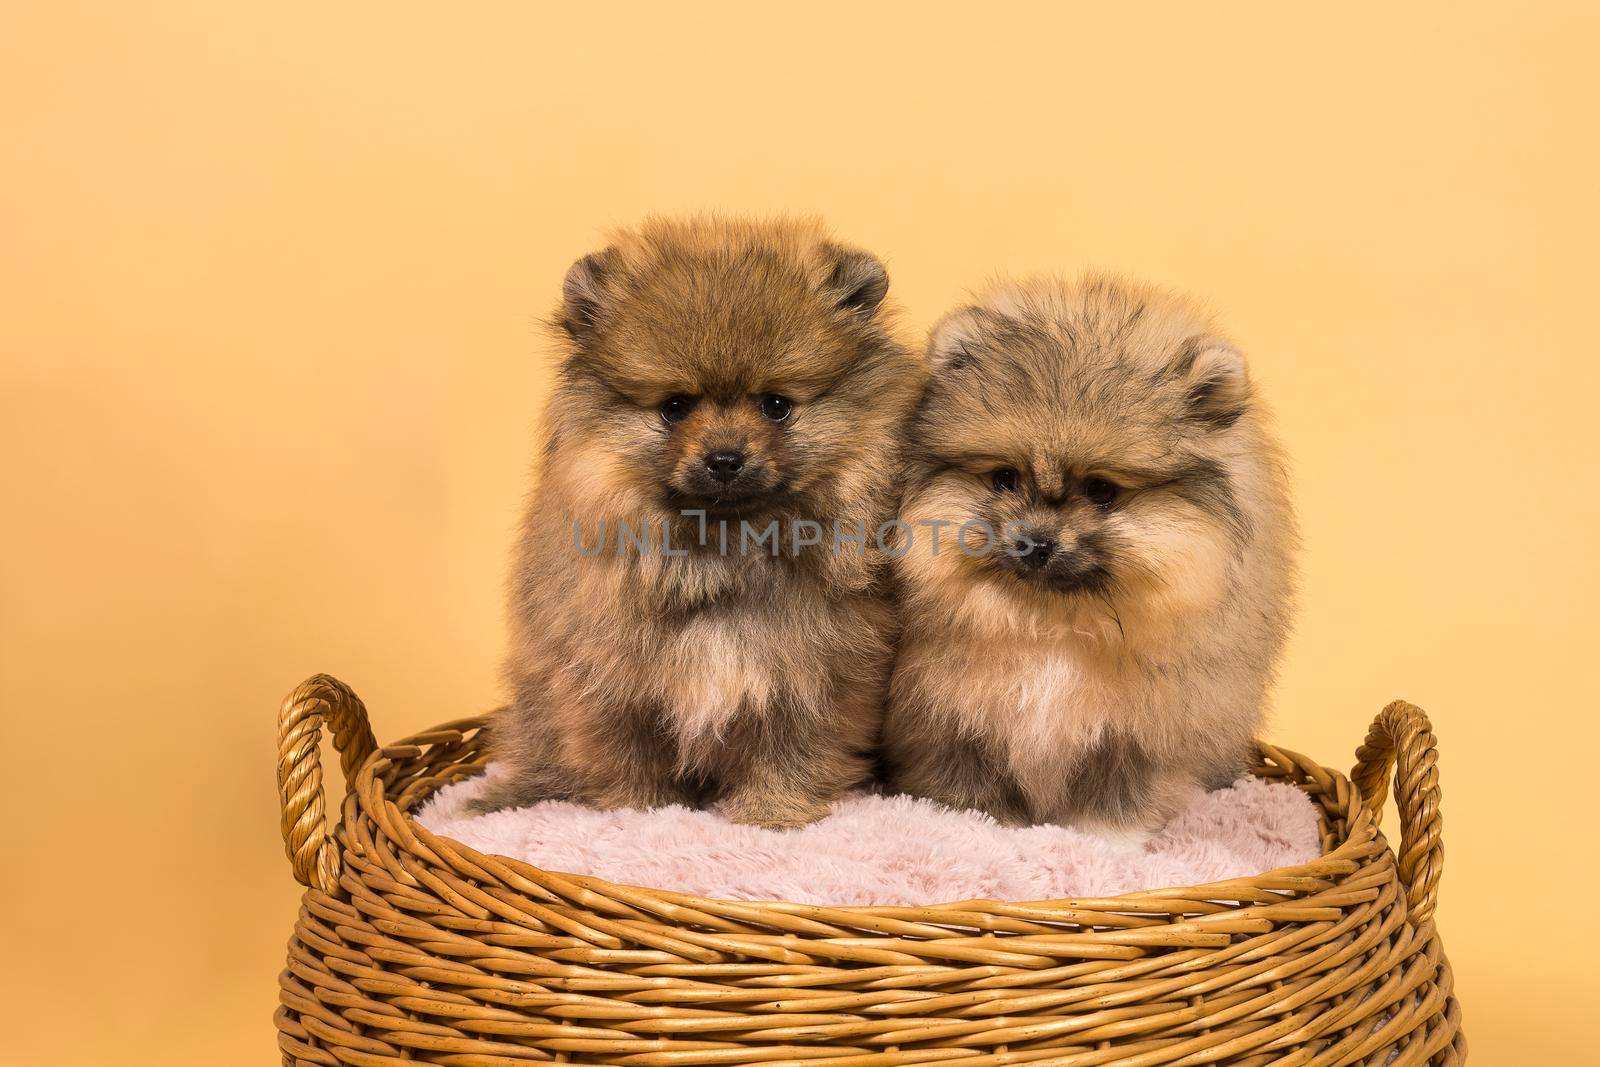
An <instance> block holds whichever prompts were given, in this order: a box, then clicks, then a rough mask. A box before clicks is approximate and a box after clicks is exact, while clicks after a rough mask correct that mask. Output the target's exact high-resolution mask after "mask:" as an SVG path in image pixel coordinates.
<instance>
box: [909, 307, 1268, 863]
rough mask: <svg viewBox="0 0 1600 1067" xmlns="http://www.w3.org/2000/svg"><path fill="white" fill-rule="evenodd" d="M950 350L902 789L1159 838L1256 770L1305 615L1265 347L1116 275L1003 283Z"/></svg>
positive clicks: (1012, 818) (959, 330) (934, 339)
mask: <svg viewBox="0 0 1600 1067" xmlns="http://www.w3.org/2000/svg"><path fill="white" fill-rule="evenodd" d="M928 362H929V372H930V375H931V378H930V380H929V382H928V385H927V388H926V391H925V394H924V396H923V397H922V400H921V406H920V409H919V411H918V413H917V414H916V416H915V418H914V420H913V423H912V426H911V429H910V431H909V436H910V447H909V450H908V451H909V454H908V463H909V465H910V468H911V470H910V473H909V474H908V481H907V485H906V489H905V502H904V504H903V506H902V509H901V518H902V520H903V521H904V523H905V530H906V531H907V533H906V537H905V541H904V544H903V546H902V547H903V555H901V556H900V558H899V559H898V563H897V570H898V573H899V575H900V576H901V594H902V596H903V598H904V604H903V608H902V614H903V618H904V632H903V635H902V640H901V646H900V652H899V658H898V660H897V663H896V666H895V670H894V676H893V680H892V683H891V693H890V699H889V706H888V710H887V712H886V717H885V722H884V752H883V757H884V764H885V773H886V778H887V782H888V784H889V785H890V786H891V787H892V788H894V789H896V790H898V791H902V792H907V793H912V794H916V795H918V796H924V797H929V798H932V799H934V800H937V801H940V802H942V803H944V804H948V805H950V806H952V807H956V808H975V809H978V810H980V811H985V812H988V813H989V814H991V815H993V816H994V817H996V818H997V819H1000V820H1001V821H1003V822H1007V823H1014V824H1030V823H1039V822H1051V823H1059V824H1071V825H1077V826H1081V827H1085V828H1089V829H1093V830H1096V831H1099V832H1103V833H1106V834H1107V835H1108V836H1111V837H1113V838H1118V837H1124V838H1127V839H1130V840H1133V841H1138V840H1142V839H1143V838H1144V837H1145V836H1147V835H1148V834H1149V833H1150V832H1152V831H1154V830H1156V829H1159V828H1160V827H1161V826H1162V825H1163V824H1164V823H1165V822H1166V820H1167V819H1168V817H1169V816H1171V815H1172V814H1173V813H1174V812H1175V811H1177V810H1178V809H1179V808H1180V807H1181V806H1183V804H1184V803H1185V802H1186V801H1187V800H1188V799H1189V798H1190V797H1191V796H1192V795H1193V793H1194V792H1195V791H1196V790H1198V789H1201V788H1214V787H1218V786H1221V785H1225V784H1227V783H1229V782H1231V781H1233V780H1234V779H1235V778H1236V777H1237V776H1238V775H1239V774H1240V773H1241V772H1242V771H1243V770H1244V769H1245V767H1246V764H1247V761H1248V759H1249V756H1250V753H1251V751H1252V739H1253V737H1254V736H1255V733H1256V729H1257V726H1258V725H1259V724H1260V722H1261V718H1262V704H1263V698H1264V693H1265V690H1266V688H1267V685H1268V683H1269V682H1270V681H1271V679H1272V676H1273V672H1274V665H1275V663H1276V661H1277V658H1278V654H1279V651H1280V650H1281V649H1282V647H1283V643H1284V638H1285V636H1286V632H1287V629H1288V624H1289V600H1290V592H1291V580H1292V573H1291V572H1292V564H1291V552H1292V549H1293V546H1294V544H1295V532H1294V524H1293V518H1292V516H1291V513H1290V508H1289V503H1288V495H1287V486H1286V476H1285V473H1284V469H1283V464H1282V462H1281V459H1280V454H1279V450H1278V447H1277V445H1276V444H1275V443H1274V441H1273V438H1272V436H1271V434H1270V432H1269V429H1268V425H1267V419H1266V415H1265V413H1264V411H1263V410H1262V406H1261V403H1260V401H1259V400H1258V399H1257V398H1256V397H1255V396H1254V394H1253V393H1252V390H1251V386H1250V379H1249V374H1248V372H1247V370H1246V367H1245V361H1244V358H1243V357H1242V356H1241V355H1240V353H1239V350H1238V349H1237V348H1236V347H1235V346H1234V345H1233V344H1232V343H1230V342H1229V341H1228V340H1227V339H1226V338H1224V337H1222V336H1220V335H1218V334H1217V333H1216V331H1215V329H1214V328H1213V326H1212V324H1211V323H1210V322H1209V321H1207V319H1206V318H1205V317H1204V316H1203V315H1201V314H1200V313H1199V312H1197V311H1196V310H1195V309H1194V308H1193V307H1191V306H1190V305H1189V304H1187V303H1185V302H1184V301H1182V300H1179V299H1176V298H1174V297H1172V296H1170V295H1167V294H1165V293H1161V292H1157V291H1155V290H1153V289H1149V288H1146V287H1144V286H1140V285H1134V284H1130V283H1127V282H1123V281H1118V280H1114V279H1109V278H1091V279H1089V280H1086V281H1084V282H1083V283H1081V284H1077V285H1068V284H1062V283H1058V282H1054V281H1030V282H1025V283H1022V284H1008V285H1001V286H999V287H998V288H995V289H994V290H992V291H990V292H989V293H987V294H986V295H984V296H983V297H982V298H981V299H979V300H978V302H977V303H976V304H974V305H973V306H970V307H965V308H961V309H960V310H957V311H954V312H952V313H951V314H949V315H947V316H946V317H945V318H944V319H943V320H942V321H941V322H940V323H939V324H938V325H937V326H936V327H935V328H934V330H933V332H932V336H931V339H930V343H929V360H928ZM940 533H942V534H943V535H944V536H943V538H942V543H940V541H939V540H937V539H936V537H935V535H937V534H940Z"/></svg>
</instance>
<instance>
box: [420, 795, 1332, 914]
mask: <svg viewBox="0 0 1600 1067" xmlns="http://www.w3.org/2000/svg"><path fill="white" fill-rule="evenodd" d="M496 773H497V772H496V771H495V770H494V769H491V771H490V775H489V777H488V779H487V780H486V779H484V778H473V779H470V780H468V781H465V782H460V783H458V784H456V785H451V786H447V787H446V788H445V789H443V790H441V791H440V792H439V793H438V794H437V795H436V796H435V797H434V798H433V799H431V800H430V801H429V802H428V803H427V805H426V806H424V807H423V808H422V810H421V811H419V812H418V813H417V814H416V819H417V821H418V822H419V823H421V824H422V825H423V826H424V827H426V828H427V829H429V830H431V831H433V832H434V833H436V834H441V835H443V836H446V837H450V838H453V839H455V840H457V841H460V842H462V843H464V844H466V845H468V846H470V847H472V848H475V849H477V850H479V851H480V852H486V853H490V854H494V855H500V856H511V857H514V858H516V859H520V860H524V861H526V862H528V863H532V864H533V865H534V866H536V867H540V868H542V869H544V870H548V871H561V872H566V873H572V874H587V875H594V876H597V877H600V878H606V879H609V880H611V881H614V882H622V883H625V884H628V885H643V886H652V887H655V888H658V889H671V890H677V891H678V892H683V893H694V894H697V895H699V896H708V897H716V898H719V899H723V900H786V901H790V902H792V903H796V904H821V905H850V904H876V905H899V906H902V907H920V906H923V905H927V904H932V903H941V902H945V901H954V900H972V899H979V900H1010V901H1027V900H1060V899H1065V898H1071V897H1102V896H1111V895H1114V894H1117V893H1127V892H1133V891H1136V890H1142V889H1153V888H1159V887H1162V886H1189V885H1200V884H1204V883H1207V882H1215V881H1222V880H1225V879H1229V878H1244V877H1248V876H1250V875H1255V874H1259V873H1261V872H1262V871H1266V870H1271V869H1273V868H1276V867H1284V866H1288V865H1290V864H1296V863H1308V862H1310V861H1311V860H1313V859H1315V858H1316V857H1317V856H1319V855H1320V854H1321V851H1322V849H1321V844H1322V840H1321V831H1320V825H1319V822H1318V818H1317V808H1316V806H1315V805H1314V804H1313V803H1312V802H1311V800H1310V798H1309V797H1307V796H1306V794H1305V793H1304V792H1302V791H1301V790H1299V789H1296V788H1295V787H1294V786H1292V785H1288V784H1287V783H1284V782H1269V781H1264V780H1262V779H1259V778H1249V779H1245V780H1243V781H1240V782H1239V783H1237V784H1236V785H1234V786H1233V787H1231V788H1229V789H1223V790H1219V791H1217V792H1214V793H1208V794H1206V796H1204V797H1202V798H1200V799H1199V800H1198V801H1197V802H1196V803H1195V804H1194V805H1193V806H1191V807H1189V808H1187V809H1185V810H1184V811H1183V812H1182V813H1181V814H1180V815H1179V816H1178V817H1177V818H1175V819H1173V820H1172V822H1171V823H1170V824H1169V825H1168V826H1167V827H1166V828H1165V829H1164V830H1163V831H1162V832H1161V834H1160V835H1159V836H1157V837H1155V838H1154V839H1153V840H1151V842H1150V843H1149V845H1148V847H1146V848H1144V849H1126V848H1119V847H1117V846H1115V845H1113V844H1110V843H1108V842H1106V841H1104V840H1102V839H1100V838H1099V837H1097V836H1096V835H1093V834H1087V833H1084V832H1082V831H1078V830H1072V829H1066V828H1063V827H1059V826H1034V827H1028V828H1025V829H1013V828H1008V827H1003V826H999V825H997V824H996V823H995V822H994V820H992V819H990V818H988V817H987V816H984V815H979V814H976V813H973V812H957V811H951V810H950V809H949V808H945V807H942V806H940V805H938V804H934V803H931V802H929V801H927V800H918V799H915V798H912V797H904V796H897V797H883V796H871V795H865V794H859V793H857V794H851V795H848V796H845V797H844V798H842V799H840V800H838V801H836V802H835V803H834V805H833V808H832V810H831V811H830V812H829V813H828V815H827V817H825V818H824V819H822V820H821V821H819V822H817V823H815V824H813V825H811V826H808V827H806V828H805V829H804V830H801V831H798V832H795V831H789V832H784V833H779V832H775V831H772V830H767V829H763V828H760V827H754V826H735V825H730V824H729V823H728V821H727V820H726V819H724V818H722V817H721V816H719V815H717V814H715V813H713V812H709V811H694V810H691V809H688V808H681V807H668V808H658V809H656V810H654V811H648V812H640V811H626V810H624V811H595V810H594V809H593V808H588V807H583V806H581V805H578V804H570V803H561V802H555V801H552V802H549V803H545V804H537V805H534V806H533V807H530V808H519V809H516V810H509V811H502V812H496V813H495V814H493V815H485V816H482V817H478V818H473V817H471V814H470V812H471V810H472V798H473V796H474V795H476V794H477V793H478V791H480V790H481V789H483V788H484V787H485V785H486V784H487V783H488V782H492V781H493V780H494V777H495V774H496Z"/></svg>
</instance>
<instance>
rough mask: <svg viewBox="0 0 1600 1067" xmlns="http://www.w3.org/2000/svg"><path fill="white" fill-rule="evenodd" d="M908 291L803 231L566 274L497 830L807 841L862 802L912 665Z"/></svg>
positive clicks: (606, 258)
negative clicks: (901, 596) (856, 536)
mask: <svg viewBox="0 0 1600 1067" xmlns="http://www.w3.org/2000/svg"><path fill="white" fill-rule="evenodd" d="M887 286H888V278H887V275H886V274H885V272H884V269H883V266H882V264H881V263H879V262H878V261H877V260H876V259H874V258H873V257H872V256H870V255H868V254H866V253H864V252H860V251H857V250H854V249H850V248H846V247H844V246H841V245H839V244H836V243H834V242H833V241H832V240H831V239H829V238H828V236H827V235H826V234H825V233H824V232H823V231H822V229H821V228H820V227H819V226H817V225H816V224H813V223H808V222H788V221H785V222H774V223H756V222H744V221H728V220H719V219H697V220H691V221H686V222H671V221H663V220H655V221H651V222H648V223H646V224H645V225H644V226H642V227H641V228H639V229H638V230H636V231H630V232H624V233H619V234H616V235H615V237H614V240H613V243H612V244H611V246H610V247H608V248H607V249H605V250H604V251H602V252H599V253H596V254H594V255H590V256H586V257H584V258H583V259H581V260H579V261H578V262H577V263H576V264H574V265H573V267H572V269H571V271H570V272H569V273H568V275H567V278H566V283H565V286H564V299H563V301H562V304H561V306H560V308H559V309H558V312H557V320H558V323H559V326H560V334H561V337H562V344H563V353H562V362H561V367H560V376H559V382H558V385H557V387H556V389H555V391H554V394H553V396H552V397H551V399H550V401H549V407H548V409H547V412H546V420H545V438H544V442H543V464H542V467H541V474H540V478H539V482H538V486H537V489H536V491H535V493H534V495H533V498H532V500H531V501H530V505H529V508H528V513H527V518H526V521H525V523H524V527H523V532H522V536H521V539H520V543H519V547H518V549H517V553H516V562H515V567H514V573H513V578H512V585H511V603H510V616H511V640H512V648H511V653H510V656H509V660H508V663H507V666H506V678H507V680H508V683H509V687H510V690H511V698H512V699H511V704H510V706H509V707H508V708H506V709H504V711H502V712H501V713H500V715H499V718H498V719H497V721H496V723H495V725H494V729H493V742H494V745H495V748H496V753H497V757H498V758H499V759H500V760H503V761H504V762H505V763H506V764H507V766H508V768H509V772H510V773H509V774H508V775H507V777H505V778H504V779H503V780H501V781H499V782H497V783H496V786H495V788H494V789H492V790H491V791H490V792H488V793H487V794H486V795H485V796H484V797H482V798H481V799H480V801H479V803H480V806H482V807H484V808H487V809H494V808H500V807H506V806H512V805H524V804H528V803H532V802H534V801H537V800H544V799H549V798H557V799H572V800H577V801H581V802H584V803H587V804H590V805H593V806H596V807H600V808H618V807H631V808H648V807H652V806H655V805H662V804H674V803H681V804H697V803H707V802H720V803H721V804H723V805H724V808H725V810H726V812H727V813H728V815H729V816H730V817H731V818H733V819H734V820H736V821H739V822H749V823H758V824H761V825H765V826H774V827H784V826H798V825H803V824H805V823H808V822H810V821H811V820H813V819H815V818H817V817H818V816H820V815H821V814H822V813H823V812H824V811H826V809H827V803H828V801H830V800H831V799H833V798H834V797H836V796H838V795H839V794H840V793H841V792H843V791H844V790H845V789H847V788H849V787H851V786H853V785H855V784H857V783H858V782H859V781H860V780H861V779H862V778H863V776H864V775H865V774H866V772H867V769H868V762H867V759H868V757H867V753H868V752H869V750H870V748H871V744H872V741H873V739H874V737H875V735H876V731H877V726H878V722H879V719H880V716H881V706H882V702H883V695H884V688H885V686H886V684H887V676H888V670H889V662H890V657H891V649H892V646H893V639H894V616H893V611H892V606H891V604H890V602H889V599H888V597H887V595H886V591H885V582H886V579H887V568H886V561H885V559H884V558H883V555H882V553H881V552H879V551H877V550H875V548H874V547H873V543H872V539H871V537H870V531H871V530H873V529H874V528H875V527H876V526H877V525H878V524H879V523H881V522H883V521H884V520H886V519H888V518H891V517H892V516H893V514H894V507H895V501H896V499H897V495H898V483H897V472H898V456H897V449H898V444H899V441H900V438H901V434H902V428H903V424H904V421H905V419H906V417H907V416H908V415H909V412H910V409H911V407H912V406H913V404H914V403H915V399H916V394H917V390H918V386H919V383H920V371H919V367H918V363H917V361H916V359H915V358H914V357H913V356H911V355H910V354H909V353H908V352H907V351H906V350H905V349H904V347H903V346H901V345H900V344H898V343H897V342H896V341H895V340H894V338H893V337H892V335H891V332H890V330H889V329H888V328H887V326H886V322H885V318H886V315H885V311H884V308H883V307H882V305H881V302H882V300H883V298H884V295H885V292H886V290H887ZM684 512H699V513H701V514H700V515H698V516H697V515H685V514H684ZM801 521H805V522H813V523H816V524H817V529H818V530H820V531H821V543H819V544H815V545H810V544H805V543H804V542H805V541H808V540H810V538H811V536H812V535H811V534H810V533H807V532H801V530H800V527H799V526H798V525H797V524H798V523H799V522H801ZM773 522H777V523H778V538H777V540H781V545H776V547H774V546H775V542H772V541H769V542H763V541H762V535H763V534H764V533H765V532H767V531H768V530H769V529H770V526H771V524H772V523H773ZM741 524H746V525H741ZM835 524H838V527H839V528H841V529H843V530H844V531H845V532H846V538H847V539H846V540H844V541H842V542H841V543H840V546H839V550H838V551H835V550H834V548H835V543H834V530H835ZM862 528H864V529H865V530H867V531H868V532H869V536H868V537H867V538H866V540H865V543H864V544H862V543H859V542H856V541H855V540H853V539H851V538H850V531H852V530H855V529H862ZM627 531H631V534H630V533H629V532H627ZM747 533H749V534H753V535H754V536H752V537H747V536H746V534H747ZM640 537H642V538H643V541H641V540H640ZM641 543H642V544H643V545H644V547H643V549H641V548H640V545H641Z"/></svg>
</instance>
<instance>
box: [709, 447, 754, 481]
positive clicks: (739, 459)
mask: <svg viewBox="0 0 1600 1067" xmlns="http://www.w3.org/2000/svg"><path fill="white" fill-rule="evenodd" d="M705 467H706V473H707V474H709V475H710V476H711V479H712V480H713V481H717V482H721V483H723V484H724V485H727V484H728V483H730V482H733V481H735V480H737V479H738V477H739V475H740V474H741V473H742V472H743V471H744V453H743V452H736V451H734V450H733V449H722V450H720V451H717V452H710V453H707V454H706V458H705Z"/></svg>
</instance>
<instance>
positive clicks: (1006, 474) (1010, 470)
mask: <svg viewBox="0 0 1600 1067" xmlns="http://www.w3.org/2000/svg"><path fill="white" fill-rule="evenodd" d="M1019 480H1020V476H1019V475H1018V474H1017V469H1016V468H1015V467H1001V468H1000V469H999V470H997V471H995V472H994V473H993V474H991V475H989V481H990V483H991V484H993V485H994V489H995V492H997V493H1014V492H1016V491H1017V485H1018V482H1019Z"/></svg>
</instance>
